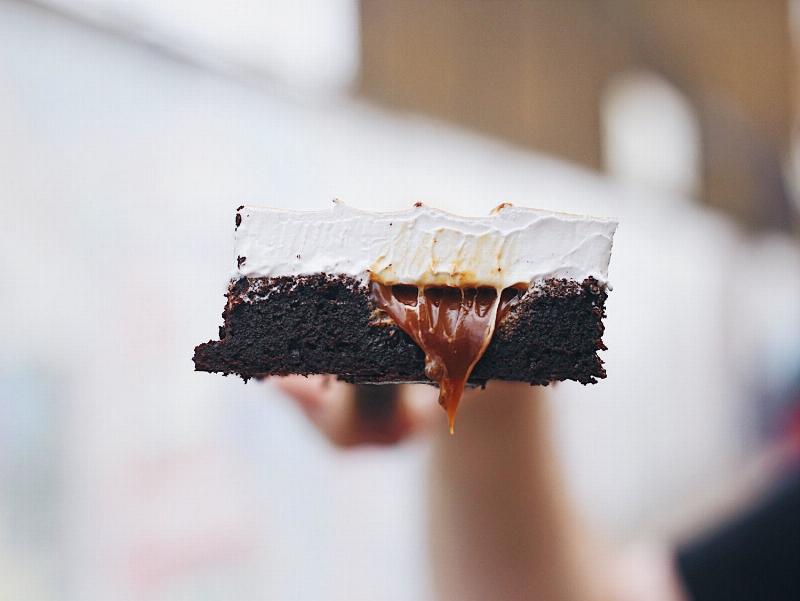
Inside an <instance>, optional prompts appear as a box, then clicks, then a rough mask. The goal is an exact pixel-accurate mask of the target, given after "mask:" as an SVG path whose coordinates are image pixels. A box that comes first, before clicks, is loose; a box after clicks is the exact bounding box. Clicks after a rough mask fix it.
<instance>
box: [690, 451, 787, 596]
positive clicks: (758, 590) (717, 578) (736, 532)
mask: <svg viewBox="0 0 800 601" xmlns="http://www.w3.org/2000/svg"><path fill="white" fill-rule="evenodd" d="M799 561H800V464H798V465H796V466H795V469H794V471H793V472H792V473H791V474H790V475H789V476H787V477H786V478H785V480H783V481H782V482H780V483H779V484H778V485H776V486H775V488H774V489H773V490H772V491H770V493H769V494H768V495H767V496H766V498H764V499H763V500H762V502H761V503H760V504H758V505H757V506H755V507H754V508H753V509H751V510H750V511H748V512H746V513H745V514H743V515H742V516H740V517H739V518H737V519H736V520H734V521H732V522H730V523H729V524H727V525H726V526H724V527H723V528H721V529H720V530H718V531H716V532H714V533H712V534H710V535H708V536H706V537H704V538H701V539H700V540H699V541H697V542H695V543H693V544H692V545H690V546H688V547H686V548H684V549H682V550H681V551H680V552H679V553H678V559H677V568H678V573H679V575H680V578H681V581H682V583H683V585H684V588H685V589H686V591H687V593H688V597H689V598H690V599H693V600H694V601H739V600H741V601H751V600H753V599H765V600H766V599H769V600H770V601H784V600H785V601H795V600H796V599H800V569H798V562H799Z"/></svg>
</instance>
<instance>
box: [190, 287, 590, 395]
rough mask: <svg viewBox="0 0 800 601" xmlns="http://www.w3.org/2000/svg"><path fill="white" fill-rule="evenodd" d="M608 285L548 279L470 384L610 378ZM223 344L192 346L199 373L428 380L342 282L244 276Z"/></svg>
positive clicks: (514, 310) (519, 309)
mask: <svg viewBox="0 0 800 601" xmlns="http://www.w3.org/2000/svg"><path fill="white" fill-rule="evenodd" d="M605 300H606V290H605V287H603V286H601V285H599V284H598V283H597V281H595V280H594V279H592V278H588V279H586V280H584V281H583V282H582V283H580V284H579V283H576V282H571V281H567V280H555V279H553V280H547V281H546V282H545V283H544V284H542V285H540V286H538V287H536V288H534V289H531V290H529V291H528V292H526V293H525V295H524V296H523V297H522V298H521V299H520V300H519V302H517V303H516V304H515V305H514V306H513V307H511V308H510V309H509V311H508V313H507V314H506V316H505V317H504V319H503V320H502V321H501V323H500V324H499V325H498V327H497V329H496V330H495V333H494V337H493V338H492V341H491V343H490V344H489V347H488V348H487V350H486V353H485V354H484V356H483V357H482V358H481V360H480V361H479V362H478V364H477V365H476V366H475V369H474V371H473V372H472V376H471V377H470V383H472V384H483V383H485V382H486V381H487V380H490V379H499V380H517V381H523V382H529V383H531V384H547V383H549V382H553V381H559V380H575V381H578V382H581V383H583V384H590V383H595V382H597V380H598V379H600V378H604V377H605V376H606V373H605V370H604V369H603V362H602V360H601V359H600V357H598V355H597V351H598V350H602V349H605V346H604V345H603V342H602V339H601V337H602V334H603V323H602V318H603V317H604V304H605ZM227 301H228V302H227V304H226V306H225V310H224V311H223V314H222V317H223V320H224V325H223V326H222V327H220V340H218V341H213V340H212V341H209V342H207V343H204V344H201V345H199V346H198V347H196V348H195V354H194V363H195V369H196V370H197V371H209V372H220V373H223V374H226V375H227V374H236V375H239V376H241V377H243V378H244V379H249V378H252V377H260V376H266V375H288V374H304V375H307V374H333V375H336V376H338V377H339V378H340V379H343V380H346V381H349V382H359V383H379V382H427V381H428V379H427V378H426V376H425V357H424V355H423V353H422V351H421V350H420V349H419V347H417V345H416V344H415V343H414V342H413V341H412V340H411V338H409V336H408V335H407V334H406V333H405V332H403V331H402V330H400V329H399V328H398V327H397V326H395V325H394V324H393V323H392V321H391V320H390V319H389V318H388V316H386V315H385V314H383V313H382V311H380V310H379V309H378V308H377V307H376V306H375V305H373V303H372V301H371V300H370V296H369V292H368V290H367V288H366V287H364V286H363V285H361V284H360V283H359V282H358V280H356V279H354V278H351V277H348V276H332V275H326V274H318V275H312V276H300V277H276V278H244V277H243V278H240V279H239V280H237V281H235V282H232V283H231V285H230V287H229V290H228V294H227Z"/></svg>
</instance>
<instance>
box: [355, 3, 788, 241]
mask: <svg viewBox="0 0 800 601" xmlns="http://www.w3.org/2000/svg"><path fill="white" fill-rule="evenodd" d="M361 44H362V73H361V81H360V91H361V93H362V94H363V95H365V96H367V97H369V98H371V99H374V100H377V101H379V102H382V103H385V104H388V105H390V106H392V107H395V108H400V109H408V110H413V111H419V112H422V113H426V114H430V115H434V116H436V117H439V118H443V119H446V120H449V121H452V122H456V123H461V124H464V125H467V126H469V127H473V128H476V129H478V130H480V131H483V132H486V133H489V134H492V135H496V136H500V137H502V138H505V139H507V140H509V141H512V142H514V143H517V144H521V145H524V146H527V147H530V148H535V149H537V150H541V151H544V152H547V153H552V154H555V155H557V156H560V157H563V158H566V159H569V160H572V161H576V162H578V163H581V164H584V165H586V166H589V167H593V168H598V169H599V168H600V167H601V164H602V160H601V159H602V156H601V139H600V135H601V134H600V131H601V129H600V122H599V120H600V111H599V108H598V107H599V105H600V99H601V97H602V94H603V92H604V90H605V88H606V85H607V83H608V82H609V81H610V80H611V78H613V77H614V76H615V75H617V74H619V73H622V72H625V71H628V70H632V69H637V70H650V71H653V72H655V73H658V74H659V75H661V76H662V77H664V78H665V79H667V80H668V81H669V82H671V83H672V84H673V85H675V86H676V87H677V88H678V89H679V90H680V91H681V92H682V93H683V94H685V95H686V97H687V98H688V99H689V100H690V102H691V103H692V104H693V106H694V109H695V110H696V112H697V114H698V116H699V122H700V128H701V131H702V139H703V143H702V144H703V149H702V150H703V152H702V161H703V185H702V189H701V195H702V197H703V198H704V199H705V200H706V201H708V202H709V203H710V204H712V205H714V206H718V207H721V208H724V209H725V210H726V211H727V212H729V213H730V214H732V215H734V216H736V217H737V218H738V219H739V220H740V221H741V222H743V223H745V224H747V225H749V226H752V227H757V228H763V227H770V228H777V229H784V230H786V229H789V227H790V225H791V224H790V220H791V217H790V215H791V211H790V208H789V203H788V201H787V194H786V190H785V186H784V181H783V173H782V164H783V162H784V161H783V159H784V158H785V157H786V155H787V154H788V151H789V143H790V136H791V122H792V111H793V108H792V96H791V89H792V79H793V75H794V66H793V60H792V48H791V39H790V29H789V9H788V5H787V2H786V1H785V0H773V1H769V2H750V1H731V2H724V1H710V2H683V1H681V0H663V1H659V2H641V1H634V0H597V1H594V2H588V1H574V2H562V1H556V0H542V1H537V2H529V1H523V0H509V1H505V2H482V1H472V0H461V1H456V0H437V1H434V2H430V1H428V0H405V1H403V2H392V1H390V0H362V2H361Z"/></svg>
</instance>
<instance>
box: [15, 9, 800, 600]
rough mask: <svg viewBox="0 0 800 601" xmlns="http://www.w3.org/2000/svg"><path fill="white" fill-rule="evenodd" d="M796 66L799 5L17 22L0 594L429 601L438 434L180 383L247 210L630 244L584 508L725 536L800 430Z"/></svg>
mask: <svg viewBox="0 0 800 601" xmlns="http://www.w3.org/2000/svg"><path fill="white" fill-rule="evenodd" d="M798 41H800V3H798V2H796V1H785V0H766V1H765V0H761V1H759V0H709V1H704V2H700V1H692V2H683V1H678V0H662V1H659V2H655V1H647V0H598V1H592V2H589V1H581V0H572V1H566V2H561V1H556V0H539V1H536V0H530V1H521V0H519V1H515V0H503V1H495V2H485V1H473V0H461V1H457V0H435V1H433V2H431V1H429V0H404V1H401V2H391V1H389V0H362V1H361V2H359V1H357V0H335V1H323V0H273V1H271V2H259V1H257V0H234V1H231V2H221V1H219V0H172V1H170V2H161V1H158V0H35V1H22V0H16V1H15V0H0V224H2V235H0V274H1V275H2V278H0V311H2V314H3V316H4V319H3V326H2V328H1V331H2V341H3V344H2V345H0V599H11V600H21V601H26V600H37V601H38V600H51V599H53V600H72V599H75V600H105V599H114V600H117V599H119V600H127V599H136V600H145V601H149V600H172V599H187V600H195V599H203V600H207V599H221V600H227V599H243V600H249V599H276V600H294V599H297V600H328V599H347V600H360V599H364V600H377V599H386V600H390V599H392V600H394V599H397V600H411V599H414V600H416V599H430V598H432V590H431V585H430V574H429V571H428V565H427V549H426V539H425V537H426V530H425V524H426V506H425V495H426V490H425V489H426V486H425V485H426V465H427V464H426V459H427V457H428V453H429V446H428V442H427V441H426V440H424V439H416V440H413V441H411V442H409V443H407V444H404V445H401V446H399V447H397V448H393V449H389V450H386V449H383V450H380V449H364V450H358V451H351V452H341V451H336V450H334V449H332V448H331V447H330V446H329V445H328V444H327V443H326V442H325V441H323V440H322V439H321V438H320V437H319V436H318V435H316V433H315V432H314V431H313V430H312V428H311V426H309V425H308V424H307V423H306V422H305V421H304V419H303V418H302V417H301V415H300V414H299V412H298V411H296V409H295V407H293V406H292V404H291V403H290V402H289V401H288V400H287V399H286V398H284V397H282V396H281V395H280V393H278V392H277V391H276V390H274V389H273V388H271V387H270V386H269V385H266V384H259V383H256V382H250V383H248V384H247V385H245V384H243V383H242V382H241V381H240V380H238V379H235V378H223V377H220V376H218V375H211V374H205V373H195V372H193V365H192V362H191V357H192V352H193V347H194V346H195V345H196V344H198V343H200V342H203V341H206V340H208V339H210V338H214V337H216V335H217V326H218V325H219V324H220V322H221V318H220V312H221V310H222V306H223V297H222V293H223V291H224V289H225V286H226V283H227V279H228V277H229V275H230V274H231V273H232V270H233V267H234V261H233V256H232V253H233V248H232V229H233V215H234V209H235V207H236V206H238V205H240V204H243V203H250V204H263V205H270V206H275V207H293V208H308V209H312V208H321V207H325V206H327V204H328V203H329V202H330V199H332V198H334V197H338V198H341V199H342V200H344V201H345V202H347V203H349V204H352V205H354V206H358V207H362V208H370V209H389V208H400V207H406V206H409V205H410V204H412V203H413V202H414V201H417V200H423V201H425V202H426V203H428V204H431V205H434V206H439V207H442V208H445V209H449V210H453V211H457V212H461V213H466V214H475V215H478V214H485V213H486V212H488V210H489V209H490V208H491V207H493V206H495V205H497V204H498V203H499V202H501V201H510V202H514V203H518V204H521V205H528V206H536V207H542V208H548V209H556V210H566V211H576V212H587V213H591V214H596V215H603V216H611V217H615V218H617V219H619V221H620V228H619V232H618V236H617V238H616V240H615V245H614V254H613V258H612V262H611V270H610V279H611V282H612V283H613V286H614V290H613V292H612V293H611V295H610V298H609V302H608V319H607V325H606V336H605V341H606V343H607V345H608V346H609V349H610V350H609V351H607V352H606V353H605V354H604V358H605V360H606V364H607V369H608V374H609V377H608V379H607V380H605V381H602V382H601V383H599V384H597V385H596V386H590V387H586V388H584V387H582V386H580V385H578V384H575V383H563V384H560V385H557V386H555V387H553V389H552V390H551V391H550V396H551V401H552V404H553V407H554V411H555V414H556V427H557V433H558V443H559V451H560V453H561V458H562V461H563V463H564V465H565V468H566V471H567V476H568V480H569V484H570V486H571V488H572V490H573V492H574V494H575V496H576V498H577V499H578V501H579V503H580V506H581V508H582V509H583V510H584V511H585V512H586V513H587V514H588V515H589V516H591V518H592V519H593V520H594V521H595V522H596V523H597V524H598V526H599V527H600V528H601V529H602V531H603V532H604V533H605V534H606V535H607V536H609V537H610V538H611V539H612V540H614V541H617V542H619V543H620V544H627V543H630V542H633V541H643V540H644V541H667V542H672V541H677V540H681V537H682V536H685V535H686V533H688V532H693V531H696V529H697V528H699V527H701V526H702V525H703V524H707V523H710V522H711V521H713V520H714V519H715V518H717V517H718V516H720V515H724V513H725V511H726V510H729V509H730V507H731V506H732V505H734V504H735V503H736V499H738V498H740V497H741V496H742V495H746V493H747V491H752V490H756V489H757V488H758V487H759V485H760V483H761V482H763V481H765V480H766V479H767V478H768V476H769V473H770V465H771V464H770V459H769V458H770V449H771V448H772V447H773V446H774V445H775V444H776V441H778V440H781V437H782V436H785V433H786V431H787V430H790V429H791V427H792V426H791V424H792V423H794V424H800V421H799V420H796V419H795V421H794V422H793V421H792V419H793V418H792V415H794V416H797V415H798V413H797V406H798V402H799V400H800V393H798V386H800V384H799V382H800V378H798V374H799V373H800V242H799V241H800V235H799V234H798V231H799V228H798V224H799V223H800V220H798V210H799V209H800V202H798V198H799V195H798V191H800V152H798V148H800V147H799V146H798V143H800V136H799V135H798V130H797V123H798V116H800V101H798V95H797V90H796V86H797V83H798V76H799V75H800V63H798V55H797V46H798ZM442 427H444V418H443V421H442ZM795 428H797V426H796V425H795ZM796 431H797V430H796ZM743 491H744V492H743ZM726 508H727V509H726Z"/></svg>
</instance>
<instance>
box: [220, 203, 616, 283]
mask: <svg viewBox="0 0 800 601" xmlns="http://www.w3.org/2000/svg"><path fill="white" fill-rule="evenodd" d="M239 217H240V218H241V219H239ZM237 223H238V224H239V225H238V226H237V227H236V257H237V259H238V260H237V263H240V264H239V266H238V267H237V271H236V274H235V275H236V277H241V276H248V277H276V276H297V275H310V274H314V273H328V274H344V275H349V276H352V277H355V278H358V279H360V280H361V281H365V282H366V281H367V280H369V279H375V280H378V281H381V282H383V283H385V284H397V283H405V284H417V285H434V284H438V285H448V286H463V285H476V284H478V285H484V286H494V287H497V288H506V287H508V286H514V285H518V284H523V285H528V286H530V285H533V284H535V283H536V282H538V281H541V280H545V279H549V278H565V279H569V280H575V281H578V282H582V281H583V280H584V279H586V278H587V277H594V278H595V279H597V280H599V281H600V282H605V281H606V280H607V277H608V262H609V259H610V256H611V244H612V238H613V236H614V231H615V230H616V227H617V223H616V222H615V221H613V220H609V219H601V218H597V217H586V216H582V215H571V214H568V213H555V212H551V211H543V210H539V209H527V208H522V207H515V206H511V205H509V204H503V205H500V206H498V208H497V209H495V210H494V211H492V214H491V215H489V216H487V217H461V216H459V215H453V214H451V213H447V212H445V211H440V210H438V209H433V208H430V207H426V206H423V205H420V204H419V203H418V204H417V205H415V206H414V208H411V209H408V210H405V211H395V212H388V213H377V212H372V211H362V210H359V209H354V208H352V207H348V206H346V205H345V204H343V203H342V202H339V201H334V204H333V206H332V207H331V208H330V209H328V210H323V211H288V210H283V209H267V208H258V207H249V206H245V207H242V208H240V209H239V210H238V217H237Z"/></svg>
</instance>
